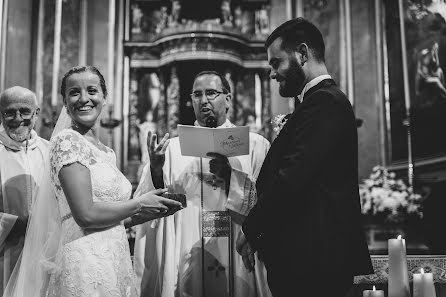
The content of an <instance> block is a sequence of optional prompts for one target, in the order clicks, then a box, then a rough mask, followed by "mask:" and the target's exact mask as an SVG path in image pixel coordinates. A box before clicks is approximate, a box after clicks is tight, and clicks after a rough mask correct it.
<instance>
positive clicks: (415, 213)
mask: <svg viewBox="0 0 446 297" xmlns="http://www.w3.org/2000/svg"><path fill="white" fill-rule="evenodd" d="M359 194H360V198H361V208H362V213H363V214H365V215H371V216H376V217H381V218H384V222H387V223H402V222H404V221H406V220H407V219H409V218H410V217H416V218H422V217H423V212H422V208H421V202H422V199H423V197H422V195H420V194H417V193H414V191H413V188H412V187H409V186H407V185H406V184H405V183H404V181H403V180H401V179H396V178H395V173H394V172H388V171H387V169H386V168H385V167H383V166H375V167H374V168H373V170H372V173H371V174H370V176H369V178H367V179H365V180H364V181H363V183H362V184H360V185H359Z"/></svg>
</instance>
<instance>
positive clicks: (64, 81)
mask: <svg viewBox="0 0 446 297" xmlns="http://www.w3.org/2000/svg"><path fill="white" fill-rule="evenodd" d="M82 72H91V73H93V74H96V75H97V76H98V77H99V82H100V84H101V89H102V94H104V98H107V87H106V86H105V79H104V76H102V74H101V72H100V71H99V70H98V69H97V68H96V67H94V66H81V65H79V66H75V67H73V68H71V69H70V70H68V71H67V72H66V73H65V75H64V76H63V78H62V82H61V84H60V94H61V95H62V98H63V99H64V100H65V91H66V90H65V89H66V87H67V79H68V78H69V77H70V76H71V75H72V74H75V73H82Z"/></svg>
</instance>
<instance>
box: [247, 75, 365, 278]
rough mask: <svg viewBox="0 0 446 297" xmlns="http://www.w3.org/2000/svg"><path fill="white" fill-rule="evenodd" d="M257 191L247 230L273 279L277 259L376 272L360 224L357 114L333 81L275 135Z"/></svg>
mask: <svg viewBox="0 0 446 297" xmlns="http://www.w3.org/2000/svg"><path fill="white" fill-rule="evenodd" d="M256 189H257V197H258V202H257V204H256V206H255V207H254V208H253V209H252V210H251V212H250V214H249V215H248V217H247V219H246V220H245V222H244V224H243V232H244V233H245V236H246V237H247V239H248V241H249V243H250V244H251V245H252V246H253V247H254V248H255V249H256V250H258V251H259V252H260V256H262V257H263V259H264V261H265V264H266V267H267V270H268V278H269V277H270V275H269V274H270V267H278V266H277V265H279V267H280V265H283V266H291V265H293V266H294V265H298V267H293V270H294V271H295V272H298V271H299V270H301V271H305V272H308V271H310V270H311V271H318V272H321V273H341V274H345V275H348V276H353V275H362V274H370V273H373V269H372V266H371V261H370V256H369V253H368V249H367V244H366V241H365V234H364V231H363V228H362V223H361V210H360V200H359V193H358V137H357V128H356V122H355V116H354V114H353V109H352V107H351V104H350V102H349V101H348V99H347V97H346V96H345V94H343V93H342V92H341V91H340V90H339V88H338V87H337V86H336V84H335V82H334V81H333V80H331V79H327V80H323V81H322V82H320V83H319V84H317V85H316V86H314V87H313V88H311V89H310V90H308V91H307V92H306V93H305V96H304V100H303V103H302V104H299V105H298V106H297V107H296V109H295V111H294V113H292V114H291V116H290V117H289V119H288V121H287V122H286V124H285V126H284V127H283V129H282V130H281V131H280V133H279V135H278V136H277V138H276V139H275V140H274V142H273V144H272V146H271V149H270V150H269V152H268V155H267V157H266V159H265V161H264V163H263V166H262V169H261V171H260V174H259V177H258V179H257V182H256ZM274 271H280V269H279V270H277V269H275V270H274ZM271 272H272V271H271ZM313 277H316V276H313Z"/></svg>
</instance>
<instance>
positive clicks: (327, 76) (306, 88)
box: [297, 74, 331, 103]
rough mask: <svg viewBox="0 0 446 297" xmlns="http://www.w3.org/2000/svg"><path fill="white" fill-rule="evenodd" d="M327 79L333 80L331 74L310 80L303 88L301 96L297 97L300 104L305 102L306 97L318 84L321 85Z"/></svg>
mask: <svg viewBox="0 0 446 297" xmlns="http://www.w3.org/2000/svg"><path fill="white" fill-rule="evenodd" d="M325 79H331V76H330V75H329V74H323V75H319V76H316V77H315V78H313V79H312V80H310V81H309V82H308V83H307V84H306V85H305V87H304V88H303V90H302V93H300V95H299V96H297V98H298V99H299V101H300V103H302V102H303V101H304V95H305V93H306V92H307V91H308V90H309V89H311V88H312V87H314V86H315V85H317V84H318V83H320V82H321V81H323V80H325Z"/></svg>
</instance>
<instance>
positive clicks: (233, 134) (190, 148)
mask: <svg viewBox="0 0 446 297" xmlns="http://www.w3.org/2000/svg"><path fill="white" fill-rule="evenodd" d="M178 135H179V137H180V147H181V154H182V155H183V156H193V157H204V158H208V157H207V156H206V154H207V153H219V154H222V155H225V156H226V157H233V156H240V155H248V154H249V127H247V126H242V127H231V128H207V127H198V126H186V125H178Z"/></svg>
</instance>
